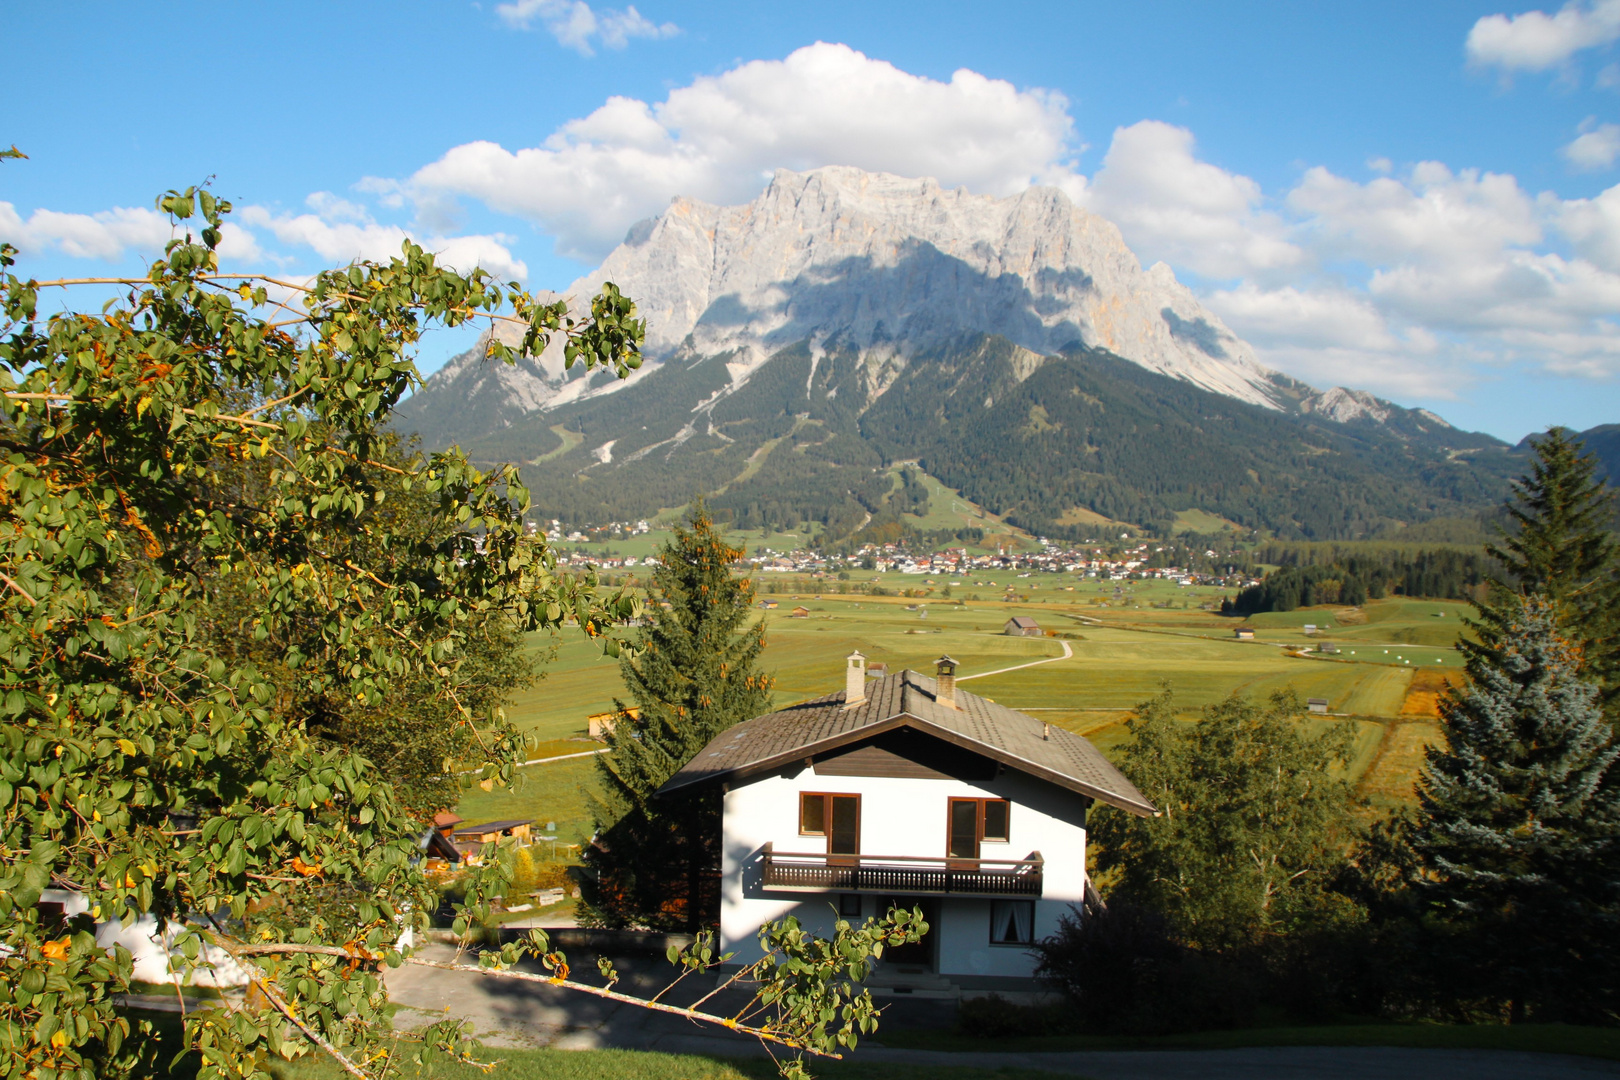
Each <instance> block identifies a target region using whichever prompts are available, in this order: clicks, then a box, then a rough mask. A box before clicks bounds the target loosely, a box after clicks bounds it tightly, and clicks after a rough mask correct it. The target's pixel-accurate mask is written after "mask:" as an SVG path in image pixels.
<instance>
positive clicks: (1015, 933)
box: [990, 900, 1035, 945]
mask: <svg viewBox="0 0 1620 1080" xmlns="http://www.w3.org/2000/svg"><path fill="white" fill-rule="evenodd" d="M1034 943H1035V901H1033V900H992V901H990V944H992V945H1033V944H1034Z"/></svg>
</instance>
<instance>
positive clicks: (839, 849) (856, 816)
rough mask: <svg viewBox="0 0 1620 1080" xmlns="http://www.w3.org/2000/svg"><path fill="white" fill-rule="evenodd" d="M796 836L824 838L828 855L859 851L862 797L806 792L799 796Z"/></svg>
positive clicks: (856, 853) (850, 853) (856, 852)
mask: <svg viewBox="0 0 1620 1080" xmlns="http://www.w3.org/2000/svg"><path fill="white" fill-rule="evenodd" d="M799 835H800V836H825V837H826V838H827V853H828V854H830V855H858V854H859V853H860V850H861V797H860V796H859V795H831V794H827V793H825V792H819V791H806V792H804V793H802V794H801V795H800V796H799Z"/></svg>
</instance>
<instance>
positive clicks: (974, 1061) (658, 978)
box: [387, 945, 1620, 1080]
mask: <svg viewBox="0 0 1620 1080" xmlns="http://www.w3.org/2000/svg"><path fill="white" fill-rule="evenodd" d="M424 952H425V954H426V955H428V956H429V957H431V958H433V959H437V960H448V959H450V958H451V957H452V956H453V955H454V954H453V950H452V949H451V948H450V947H449V946H445V945H429V946H427V947H426V949H425V950H424ZM575 959H576V960H585V959H586V958H585V956H584V955H583V954H582V955H581V956H579V957H575ZM462 962H464V963H473V962H475V961H474V960H473V959H472V958H471V957H468V958H466V959H464V960H463V961H462ZM616 963H617V964H618V966H619V969H620V971H621V972H623V973H624V975H625V978H624V981H623V982H621V983H620V985H619V987H618V989H620V990H623V991H625V992H626V993H632V994H640V995H651V994H653V993H656V992H657V991H658V990H659V989H661V988H662V987H663V985H664V982H665V981H667V979H666V977H665V975H666V973H667V972H669V971H671V970H672V969H670V968H669V967H668V965H666V964H663V963H662V961H661V960H658V961H651V962H649V961H648V960H646V959H641V960H639V961H638V960H637V959H635V958H625V959H622V960H620V959H617V958H616ZM586 966H587V967H589V966H590V965H588V964H587V965H586ZM593 974H594V972H593ZM387 980H388V989H389V992H390V994H391V995H392V997H393V1000H394V1001H395V1002H396V1003H397V1004H400V1005H402V1006H405V1007H404V1008H402V1009H401V1010H400V1012H399V1016H398V1021H397V1022H398V1023H400V1024H401V1025H403V1026H415V1025H418V1024H421V1023H425V1022H427V1021H428V1020H430V1019H436V1018H438V1017H442V1016H444V1015H445V1014H446V1011H447V1010H448V1011H449V1012H451V1013H452V1014H454V1015H457V1016H461V1017H463V1018H465V1019H468V1020H471V1021H472V1022H473V1024H474V1026H475V1027H476V1029H477V1032H478V1034H479V1035H480V1036H481V1037H482V1038H483V1039H484V1041H485V1042H486V1043H488V1044H490V1045H492V1046H518V1047H554V1048H558V1049H568V1050H589V1049H597V1048H602V1047H618V1048H623V1049H634V1050H662V1051H665V1052H668V1053H679V1054H706V1055H710V1056H716V1057H743V1056H750V1057H751V1056H756V1055H759V1054H760V1053H761V1051H760V1048H759V1045H758V1044H757V1043H756V1042H754V1040H752V1039H748V1038H745V1037H743V1036H740V1035H733V1034H730V1033H727V1032H722V1031H718V1030H717V1029H714V1028H712V1027H709V1026H706V1025H698V1024H695V1023H693V1022H691V1021H688V1020H684V1019H682V1018H680V1017H675V1016H669V1015H666V1014H662V1013H655V1012H650V1011H648V1010H646V1009H640V1008H637V1007H636V1006H634V1005H621V1004H618V1003H616V1002H611V1001H604V1000H602V999H600V998H594V997H591V996H589V995H587V994H581V993H578V992H576V991H572V990H564V989H562V988H560V987H554V986H545V985H542V984H537V983H526V982H517V981H514V980H511V979H500V978H495V977H492V976H487V975H477V974H470V973H467V974H463V973H460V972H450V971H442V970H437V969H434V968H424V967H412V966H405V967H401V968H399V969H397V970H394V971H390V972H388V973H387ZM713 985H714V984H713V981H712V980H711V981H709V982H707V983H706V984H704V985H703V986H701V987H700V986H697V985H696V984H694V985H693V986H692V987H691V988H690V989H689V990H688V988H687V987H685V986H683V987H681V988H680V990H681V991H685V992H677V993H675V994H672V995H669V996H667V997H666V999H665V1000H668V1001H670V1002H671V1003H674V1004H681V1003H684V1002H690V1001H691V1000H693V999H695V998H696V997H697V996H699V994H701V993H702V992H705V991H707V990H708V989H710V988H712V987H713ZM855 1053H856V1056H857V1058H858V1059H859V1060H861V1061H903V1062H907V1063H910V1064H935V1065H978V1066H981V1067H987V1068H992V1069H1000V1068H1026V1069H1044V1070H1050V1071H1051V1072H1054V1073H1062V1074H1070V1075H1080V1076H1086V1077H1090V1078H1091V1080H1596V1078H1598V1077H1617V1078H1620V1062H1613V1061H1603V1060H1599V1059H1596V1058H1583V1057H1573V1056H1565V1055H1559V1054H1528V1053H1516V1052H1506V1051H1493V1050H1405V1049H1397V1048H1393V1047H1336V1046H1307V1047H1261V1048H1253V1049H1241V1050H1113V1051H1098V1050H1081V1051H1065V1052H1061V1053H946V1052H942V1051H934V1050H898V1049H888V1048H886V1047H882V1046H876V1045H873V1044H870V1043H868V1044H866V1045H864V1046H862V1047H861V1048H860V1049H858V1050H857V1051H856V1052H855Z"/></svg>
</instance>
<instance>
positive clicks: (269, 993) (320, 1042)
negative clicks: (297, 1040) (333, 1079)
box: [208, 915, 371, 1080]
mask: <svg viewBox="0 0 1620 1080" xmlns="http://www.w3.org/2000/svg"><path fill="white" fill-rule="evenodd" d="M208 922H209V923H210V925H212V926H213V928H214V935H213V937H214V943H215V944H216V945H218V946H219V947H220V948H222V949H224V950H225V951H226V952H227V953H229V954H230V955H231V957H232V959H236V958H237V954H238V950H237V949H234V948H232V947H231V946H230V945H228V944H226V941H227V940H228V939H227V938H226V935H225V933H224V932H223V931H221V930H220V928H219V924H218V923H217V922H215V921H214V917H213V916H212V915H209V916H208ZM245 966H246V967H247V968H248V969H249V970H250V971H252V972H253V985H254V986H257V987H258V988H259V989H260V990H261V991H263V992H264V996H265V997H266V998H268V999H269V1001H270V1004H272V1005H274V1006H275V1007H276V1011H277V1012H279V1013H280V1014H281V1015H282V1016H285V1017H286V1018H287V1019H288V1020H290V1021H292V1023H293V1025H294V1026H295V1027H297V1028H298V1030H299V1031H301V1032H303V1033H304V1038H306V1039H308V1040H309V1041H310V1042H312V1043H314V1044H315V1045H316V1046H318V1047H320V1048H321V1049H322V1050H324V1051H326V1052H327V1053H328V1054H330V1055H331V1056H332V1057H334V1058H336V1059H337V1063H338V1064H339V1065H342V1066H343V1071H344V1072H346V1073H348V1074H349V1075H350V1076H354V1077H357V1078H358V1080H371V1078H370V1077H369V1076H367V1075H366V1073H365V1071H364V1070H363V1069H361V1068H360V1066H358V1065H356V1064H355V1063H354V1062H352V1061H350V1060H349V1059H348V1058H347V1057H345V1056H344V1055H343V1052H342V1051H341V1050H339V1049H338V1048H337V1047H335V1046H333V1045H332V1044H331V1043H330V1042H328V1041H327V1040H326V1038H325V1037H324V1036H322V1035H321V1033H320V1032H318V1031H315V1030H313V1029H311V1028H310V1026H309V1025H308V1024H305V1023H304V1022H303V1021H302V1020H300V1019H299V1018H298V1015H297V1014H296V1013H295V1012H293V1008H292V1006H291V1005H289V1004H287V1002H286V1001H285V1000H283V999H282V996H281V995H280V994H278V993H277V992H276V990H275V988H274V987H272V986H271V985H270V982H269V980H268V979H266V978H265V977H264V972H262V971H260V970H259V968H258V965H256V964H254V963H253V962H252V961H248V962H247V964H246V965H245ZM232 1008H233V1009H234V1008H236V1006H235V1005H234V1004H233V1005H232Z"/></svg>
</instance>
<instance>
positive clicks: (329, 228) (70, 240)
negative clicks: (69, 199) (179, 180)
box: [0, 191, 529, 278]
mask: <svg viewBox="0 0 1620 1080" xmlns="http://www.w3.org/2000/svg"><path fill="white" fill-rule="evenodd" d="M305 201H306V203H307V204H308V205H309V206H310V207H311V208H312V209H313V210H314V211H315V212H314V213H308V214H276V213H272V212H271V211H270V210H267V209H266V208H264V207H262V206H245V207H241V208H239V209H238V210H237V211H236V213H235V214H233V215H232V216H231V217H230V218H229V219H228V220H227V221H226V222H225V224H224V226H223V227H222V228H221V230H220V242H219V255H220V260H221V263H222V264H223V265H224V266H226V267H227V268H233V267H234V268H238V269H240V268H244V267H253V266H257V265H262V264H264V263H266V262H270V263H274V264H278V265H280V266H292V265H296V264H299V263H302V262H304V261H305V260H304V259H302V258H300V257H299V256H298V254H296V250H297V249H309V250H311V251H313V252H314V253H315V255H316V256H318V257H319V259H320V261H321V263H322V264H323V265H327V266H332V265H342V264H344V263H348V262H350V261H352V260H355V259H374V260H387V259H389V258H391V257H392V256H394V255H397V254H399V247H400V244H401V243H402V242H404V240H405V239H406V237H412V238H414V239H415V240H416V241H417V243H419V244H421V245H422V246H423V247H424V248H427V249H428V250H429V251H432V252H434V253H436V254H438V255H439V256H440V257H441V259H442V260H443V261H444V263H445V264H446V265H448V266H451V267H453V268H455V269H457V270H460V271H462V272H463V273H465V272H466V271H468V270H471V269H472V268H473V267H475V266H482V267H483V268H484V269H485V270H488V271H489V272H490V273H492V274H494V275H495V276H497V277H499V278H525V277H527V276H528V272H529V271H528V267H527V266H526V265H524V263H523V260H521V259H519V258H517V257H516V256H515V255H513V254H512V251H511V245H512V243H513V240H512V238H511V237H509V236H505V235H502V234H498V233H496V234H490V235H461V236H457V235H445V234H443V233H438V232H435V231H431V230H429V231H428V232H426V233H425V234H423V233H421V232H420V230H408V229H405V228H402V227H400V226H398V225H385V224H379V223H377V222H376V221H374V220H372V218H371V215H370V213H369V212H368V211H367V210H366V209H365V207H363V206H360V205H358V204H356V203H353V202H350V201H348V200H346V199H341V198H338V197H337V196H335V195H332V194H331V193H330V192H324V191H318V192H316V193H315V194H313V195H311V196H309V198H308V199H307V200H305ZM188 225H189V226H191V227H192V232H195V231H196V228H197V222H196V221H195V220H192V221H189V222H181V223H180V225H179V227H178V228H177V227H175V226H174V225H171V223H170V221H169V219H168V217H167V215H165V214H161V213H159V212H157V211H156V210H147V209H142V208H130V207H116V208H114V209H112V210H103V211H101V212H99V213H95V214H67V213H62V212H60V211H56V210H46V209H40V210H35V211H34V212H33V213H32V214H30V215H29V216H28V217H27V218H24V217H22V215H20V214H19V213H18V212H17V209H16V207H15V206H13V205H12V204H11V203H8V202H0V240H4V241H7V242H9V243H11V244H14V245H16V247H17V248H18V250H20V251H22V252H23V253H24V254H28V255H39V254H45V253H48V252H52V251H55V252H59V253H60V254H62V255H66V256H69V257H71V258H77V259H101V260H104V261H108V262H111V261H115V260H117V259H120V258H122V257H123V256H124V255H125V253H126V252H129V253H133V254H135V255H137V256H139V257H141V258H153V257H156V256H158V255H160V254H161V253H162V251H163V245H164V244H166V243H168V242H169V240H170V239H172V238H173V237H174V236H175V235H176V234H177V233H178V234H184V232H185V231H186V226H188ZM261 232H268V233H269V234H270V235H271V236H273V237H274V238H275V240H276V241H277V242H278V243H279V244H280V245H281V247H280V248H276V249H270V248H267V247H265V246H264V245H263V244H262V243H261V239H262V238H261V236H260V235H259V234H260V233H261ZM289 248H290V249H294V250H293V251H288V250H287V249H289Z"/></svg>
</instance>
